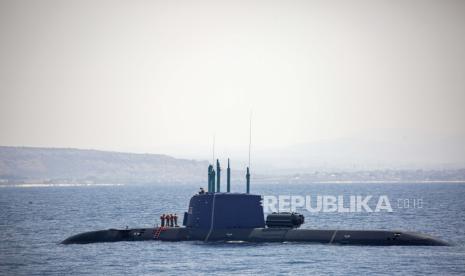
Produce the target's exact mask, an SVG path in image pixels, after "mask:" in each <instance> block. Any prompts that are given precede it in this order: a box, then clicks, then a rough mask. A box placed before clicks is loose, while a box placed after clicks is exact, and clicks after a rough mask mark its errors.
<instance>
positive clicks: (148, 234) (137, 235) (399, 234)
mask: <svg viewBox="0 0 465 276" xmlns="http://www.w3.org/2000/svg"><path fill="white" fill-rule="evenodd" d="M146 240H161V241H173V242H174V241H189V240H190V241H196V240H197V241H244V242H257V243H261V242H300V243H302V242H303V243H323V244H339V245H371V246H390V245H404V246H410V245H412V246H415V245H417V246H447V245H449V244H448V243H447V242H445V241H442V240H440V239H436V238H434V237H431V236H428V235H424V234H420V233H416V232H403V231H384V230H316V229H294V228H251V229H214V230H213V231H210V230H209V229H189V228H187V227H172V228H165V227H163V228H160V227H156V228H137V229H125V230H118V229H108V230H100V231H91V232H85V233H81V234H78V235H74V236H71V237H69V238H67V239H66V240H64V241H63V242H62V244H86V243H98V242H119V241H146Z"/></svg>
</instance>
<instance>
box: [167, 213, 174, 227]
mask: <svg viewBox="0 0 465 276" xmlns="http://www.w3.org/2000/svg"><path fill="white" fill-rule="evenodd" d="M168 220H169V223H168V225H169V226H170V227H173V226H174V223H173V220H174V218H173V214H169V215H168Z"/></svg>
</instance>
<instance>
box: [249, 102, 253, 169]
mask: <svg viewBox="0 0 465 276" xmlns="http://www.w3.org/2000/svg"><path fill="white" fill-rule="evenodd" d="M251 146H252V109H250V114H249V168H250V148H251Z"/></svg>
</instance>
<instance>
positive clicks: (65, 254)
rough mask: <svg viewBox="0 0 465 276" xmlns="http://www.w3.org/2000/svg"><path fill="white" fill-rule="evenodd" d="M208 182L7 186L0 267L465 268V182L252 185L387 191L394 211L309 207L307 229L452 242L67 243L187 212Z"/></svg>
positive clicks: (112, 271)
mask: <svg viewBox="0 0 465 276" xmlns="http://www.w3.org/2000/svg"><path fill="white" fill-rule="evenodd" d="M199 186H200V185H196V186H176V187H170V186H158V187H151V186H109V187H99V186H90V187H39V188H19V187H12V188H0V274H1V275H70V274H71V275H72V274H79V275H82V274H85V275H122V274H124V275H126V274H132V275H155V274H160V273H163V274H173V275H183V274H205V273H213V274H217V275H221V274H241V275H242V274H302V275H309V274H332V275H348V274H352V275H355V274H361V275H367V274H386V275H392V274H409V275H412V274H435V275H438V274H439V275H452V274H457V275H465V185H464V184H441V183H434V184H308V185H286V186H278V185H271V186H263V185H261V186H253V187H252V188H253V192H254V193H258V194H264V195H281V194H284V195H286V194H287V195H312V196H314V195H335V196H337V195H373V196H374V197H377V196H379V195H387V196H388V198H389V200H390V202H391V204H392V207H393V210H394V212H392V213H387V212H381V213H366V212H365V213H316V214H315V213H308V212H306V211H305V210H300V211H301V212H302V213H304V215H305V217H306V222H305V225H304V226H303V227H304V228H320V229H324V228H326V229H393V230H394V229H403V230H414V231H420V232H424V233H427V234H430V235H433V236H436V237H439V238H442V239H444V240H446V241H449V242H451V243H453V244H454V246H451V247H423V246H419V247H403V246H398V247H396V246H392V247H369V246H338V245H322V244H293V243H287V244H273V243H268V244H247V243H246V244H228V243H203V242H160V241H146V242H118V243H100V244H89V245H61V244H59V242H60V241H61V240H63V239H65V238H67V237H68V236H70V235H73V234H77V233H80V232H84V231H90V230H98V229H108V228H124V227H126V226H128V227H130V228H131V227H150V226H153V225H154V224H155V223H157V217H159V215H160V214H161V213H163V212H172V213H175V212H176V213H178V214H183V213H184V211H186V209H187V204H188V201H189V199H190V196H191V195H192V194H193V193H195V192H196V191H197V189H198V187H199ZM236 188H238V187H236ZM404 199H410V200H412V199H421V200H422V203H423V204H422V206H421V207H422V208H399V206H398V202H399V200H401V202H403V201H402V200H404ZM411 202H412V201H411ZM180 217H181V219H180V220H181V221H182V215H181V216H180Z"/></svg>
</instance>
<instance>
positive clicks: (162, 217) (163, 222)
mask: <svg viewBox="0 0 465 276" xmlns="http://www.w3.org/2000/svg"><path fill="white" fill-rule="evenodd" d="M165 218H166V217H165V214H163V215H161V217H160V221H161V227H164V226H165Z"/></svg>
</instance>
